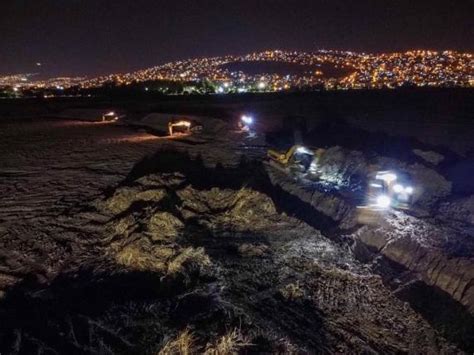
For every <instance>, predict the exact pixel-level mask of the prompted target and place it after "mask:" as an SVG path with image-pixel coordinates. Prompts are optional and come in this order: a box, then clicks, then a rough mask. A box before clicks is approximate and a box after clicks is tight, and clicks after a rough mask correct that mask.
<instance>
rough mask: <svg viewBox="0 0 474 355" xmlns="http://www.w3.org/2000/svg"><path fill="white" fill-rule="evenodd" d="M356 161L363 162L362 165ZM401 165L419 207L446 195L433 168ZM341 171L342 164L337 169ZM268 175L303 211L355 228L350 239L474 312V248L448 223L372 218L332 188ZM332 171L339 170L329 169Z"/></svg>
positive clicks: (387, 162)
mask: <svg viewBox="0 0 474 355" xmlns="http://www.w3.org/2000/svg"><path fill="white" fill-rule="evenodd" d="M328 151H329V150H328ZM335 155H336V156H337V157H340V158H341V159H343V158H342V157H343V156H344V155H341V153H340V151H339V150H335ZM341 159H339V160H341ZM336 160H338V159H336ZM340 164H341V162H338V164H336V165H335V166H337V165H340ZM342 165H343V166H344V164H342ZM356 165H357V166H358V167H360V166H364V164H356ZM387 165H388V166H394V165H396V164H395V163H394V162H393V161H392V160H390V159H386V158H379V159H378V166H379V167H380V168H381V169H382V168H383V167H384V166H387ZM401 166H402V168H403V169H404V170H405V171H407V172H409V173H410V175H411V176H412V178H413V181H414V184H415V186H423V196H422V197H419V200H418V203H420V204H421V205H422V206H432V205H433V204H434V203H435V202H437V201H439V200H440V199H441V198H443V197H445V196H447V195H448V194H449V192H450V188H451V185H450V183H449V182H448V181H446V179H444V178H443V177H442V176H441V175H439V174H438V173H436V172H435V171H434V170H432V169H429V168H426V167H424V166H422V165H420V164H413V165H401ZM343 170H344V169H343V168H342V170H341V171H343ZM268 174H269V176H270V180H271V181H272V183H273V184H274V185H275V186H278V187H280V188H281V189H283V190H284V191H285V192H286V193H288V194H290V195H291V196H294V197H297V198H298V200H299V201H301V202H303V204H305V205H306V206H307V207H306V211H305V212H302V213H304V214H306V215H309V214H312V215H313V217H314V216H315V215H318V214H319V216H323V217H328V218H329V219H330V221H331V222H333V224H332V228H334V227H336V226H337V228H339V229H343V230H350V229H355V230H356V232H355V233H354V234H353V235H352V237H351V238H353V239H356V240H358V241H359V242H362V243H363V244H364V245H366V246H368V247H369V248H373V249H374V250H375V251H376V252H377V253H379V254H381V255H383V256H384V257H386V258H388V259H389V260H391V261H393V262H395V263H397V264H399V265H402V266H403V267H405V268H407V269H408V270H411V271H413V272H415V273H418V274H419V275H420V277H421V278H422V279H423V280H424V281H425V282H426V283H427V284H428V285H433V286H436V287H439V288H440V289H442V290H443V291H445V292H447V293H448V294H449V295H450V296H451V297H453V298H454V299H455V300H457V301H458V302H460V303H461V304H463V305H464V306H465V307H466V308H467V309H468V310H469V311H470V312H473V311H474V303H473V296H472V294H473V292H474V287H473V280H474V277H473V276H474V275H473V274H472V270H474V267H473V266H474V265H473V264H474V262H473V256H474V247H473V246H472V243H469V241H468V240H469V238H468V237H467V236H466V235H465V233H463V232H459V231H458V230H456V229H452V228H450V227H449V226H444V227H443V226H437V225H436V224H434V223H430V222H429V221H423V220H420V219H419V218H415V217H411V216H409V215H406V214H404V213H402V212H400V213H394V214H390V213H388V214H387V215H383V214H380V213H377V212H374V214H375V215H374V216H371V218H364V217H367V212H364V211H363V210H358V209H357V208H356V205H355V204H354V202H353V201H350V200H348V199H347V198H346V196H344V195H343V194H340V193H338V192H337V191H336V192H332V193H328V192H327V191H320V190H319V188H318V186H317V185H316V186H314V185H312V184H311V183H310V182H305V181H300V180H297V181H295V180H294V179H291V178H290V177H289V176H288V175H287V174H285V173H282V172H280V171H279V170H276V169H273V168H272V167H269V168H268ZM332 174H335V175H337V174H338V172H337V171H332ZM340 175H341V176H343V174H340ZM288 200H289V199H287V201H288ZM466 205H468V203H466ZM299 210H300V211H304V210H305V207H304V206H300V207H299ZM369 220H370V221H371V223H368V224H367V225H364V226H362V227H361V226H360V223H362V222H367V221H369ZM307 221H308V223H310V224H311V223H313V225H314V226H315V227H317V228H319V229H321V230H330V229H331V223H329V224H327V223H322V222H321V221H323V218H321V217H318V218H317V221H314V222H313V221H311V220H309V218H308V220H307ZM374 221H376V222H375V223H374ZM456 244H458V245H463V246H464V248H467V249H465V250H464V251H463V252H462V254H461V255H459V249H458V248H453V246H455V245H456ZM453 257H455V258H454V259H453Z"/></svg>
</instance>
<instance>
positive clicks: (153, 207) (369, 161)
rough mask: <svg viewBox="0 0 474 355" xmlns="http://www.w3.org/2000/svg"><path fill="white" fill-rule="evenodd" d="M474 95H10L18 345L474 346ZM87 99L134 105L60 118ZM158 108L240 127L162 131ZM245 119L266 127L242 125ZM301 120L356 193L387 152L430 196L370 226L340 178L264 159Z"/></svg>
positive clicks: (396, 349)
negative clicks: (154, 122)
mask: <svg viewBox="0 0 474 355" xmlns="http://www.w3.org/2000/svg"><path fill="white" fill-rule="evenodd" d="M323 71H324V70H323ZM473 99H474V91H472V90H411V89H410V90H408V89H407V90H400V91H388V92H385V91H369V92H362V91H361V92H342V93H341V92H338V93H335V92H320V93H302V94H285V95H248V96H224V97H222V96H219V97H218V96H209V97H197V96H196V97H195V96H188V97H159V96H156V97H155V96H141V97H113V96H112V97H107V98H89V99H58V100H24V101H3V102H0V353H1V354H10V353H11V354H36V353H41V354H64V353H71V354H82V353H84V354H85V353H87V354H89V353H97V354H176V353H186V352H185V351H184V350H183V349H185V350H186V351H188V353H207V354H231V353H243V354H245V353H285V354H286V353H389V354H399V353H430V354H458V353H466V354H469V353H472V352H473V351H474V338H473V334H474V332H473V331H472V330H473V329H474V321H473V314H474V240H473V238H474V184H473V182H472V181H473V179H472V176H473V174H474V163H473V162H474V140H473V139H472V138H473V137H474V116H473V112H474V100H473ZM80 107H83V108H103V109H111V108H113V109H116V110H118V109H120V110H124V111H126V112H127V119H126V120H123V121H122V122H121V123H120V124H107V123H106V124H103V123H92V122H81V121H77V120H72V119H71V120H64V119H54V118H52V116H54V115H56V114H58V113H60V112H62V111H63V110H65V109H68V108H80ZM153 112H160V113H179V114H194V115H204V116H211V117H214V118H218V119H220V120H221V121H222V127H223V128H220V129H219V130H218V129H217V128H216V129H215V131H212V132H211V133H209V132H204V133H203V134H201V136H196V137H193V136H192V137H185V138H180V139H167V138H166V137H158V136H156V135H155V134H152V133H156V130H154V127H153V126H150V124H146V120H144V119H143V117H145V116H147V115H148V114H149V113H153ZM242 113H252V114H253V115H254V116H255V118H256V121H257V124H256V127H255V129H256V133H255V135H246V134H243V133H241V132H237V131H236V130H235V128H234V126H233V124H232V122H234V121H235V120H236V119H237V118H238V117H239V116H240V115H241V114H242ZM295 130H299V131H301V136H302V139H303V141H304V143H305V144H306V145H308V146H313V147H320V148H325V149H326V151H327V152H328V153H327V159H326V162H325V164H326V167H327V168H328V171H331V173H332V174H334V176H338V177H339V178H340V181H342V183H346V182H347V183H348V184H349V187H351V186H350V184H351V181H352V180H351V177H352V176H353V175H354V174H355V173H356V172H357V173H360V172H361V171H365V170H364V169H366V170H368V169H369V166H372V165H377V166H384V167H385V166H393V167H395V168H397V169H400V170H402V171H406V172H409V173H410V174H412V176H413V178H414V181H415V182H416V184H417V185H416V186H422V187H423V189H420V196H418V199H417V200H416V202H415V203H414V205H413V208H411V209H410V210H393V211H388V212H387V213H385V214H383V215H380V216H377V217H376V218H372V221H371V223H368V222H365V221H366V220H367V216H365V215H364V212H361V211H360V209H358V208H357V206H356V205H355V204H354V202H353V199H351V198H349V197H347V195H345V194H344V193H342V192H340V190H337V189H331V186H329V188H327V186H324V187H325V188H324V189H323V188H321V186H320V185H321V184H319V182H308V181H306V180H301V179H298V178H295V177H292V176H289V175H288V174H287V173H285V172H282V171H281V170H278V169H274V168H273V167H272V166H271V165H268V164H266V162H265V154H266V150H267V149H268V148H270V147H272V148H280V149H285V148H288V147H289V146H291V145H292V144H293V143H294V134H293V132H294V131H295ZM433 157H435V158H439V157H442V159H441V158H440V159H441V160H440V161H439V162H438V161H436V160H433V159H432V158H433ZM333 187H334V186H333ZM336 190H337V191H336ZM372 217H373V216H372ZM374 220H375V222H374Z"/></svg>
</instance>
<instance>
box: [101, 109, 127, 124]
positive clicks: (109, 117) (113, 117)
mask: <svg viewBox="0 0 474 355" xmlns="http://www.w3.org/2000/svg"><path fill="white" fill-rule="evenodd" d="M123 117H125V115H123V114H122V115H120V114H118V113H117V112H115V111H108V112H106V113H104V114H102V122H115V121H118V120H119V118H123Z"/></svg>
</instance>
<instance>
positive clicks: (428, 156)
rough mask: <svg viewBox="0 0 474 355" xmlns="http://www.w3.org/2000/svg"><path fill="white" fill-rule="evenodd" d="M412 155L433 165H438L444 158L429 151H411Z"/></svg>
mask: <svg viewBox="0 0 474 355" xmlns="http://www.w3.org/2000/svg"><path fill="white" fill-rule="evenodd" d="M413 153H414V154H416V155H417V156H419V157H420V158H422V159H423V160H424V161H426V162H428V163H431V164H433V165H438V164H439V163H441V162H442V161H443V160H444V156H443V155H442V154H440V153H436V152H433V151H431V150H421V149H413Z"/></svg>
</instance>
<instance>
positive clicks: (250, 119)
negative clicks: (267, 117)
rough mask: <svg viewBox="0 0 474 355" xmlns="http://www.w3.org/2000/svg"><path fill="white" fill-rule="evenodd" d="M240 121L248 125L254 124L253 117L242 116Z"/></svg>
mask: <svg viewBox="0 0 474 355" xmlns="http://www.w3.org/2000/svg"><path fill="white" fill-rule="evenodd" d="M240 119H241V120H242V122H243V123H245V124H246V125H251V124H252V123H253V117H252V116H247V115H242V117H241V118H240Z"/></svg>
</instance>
